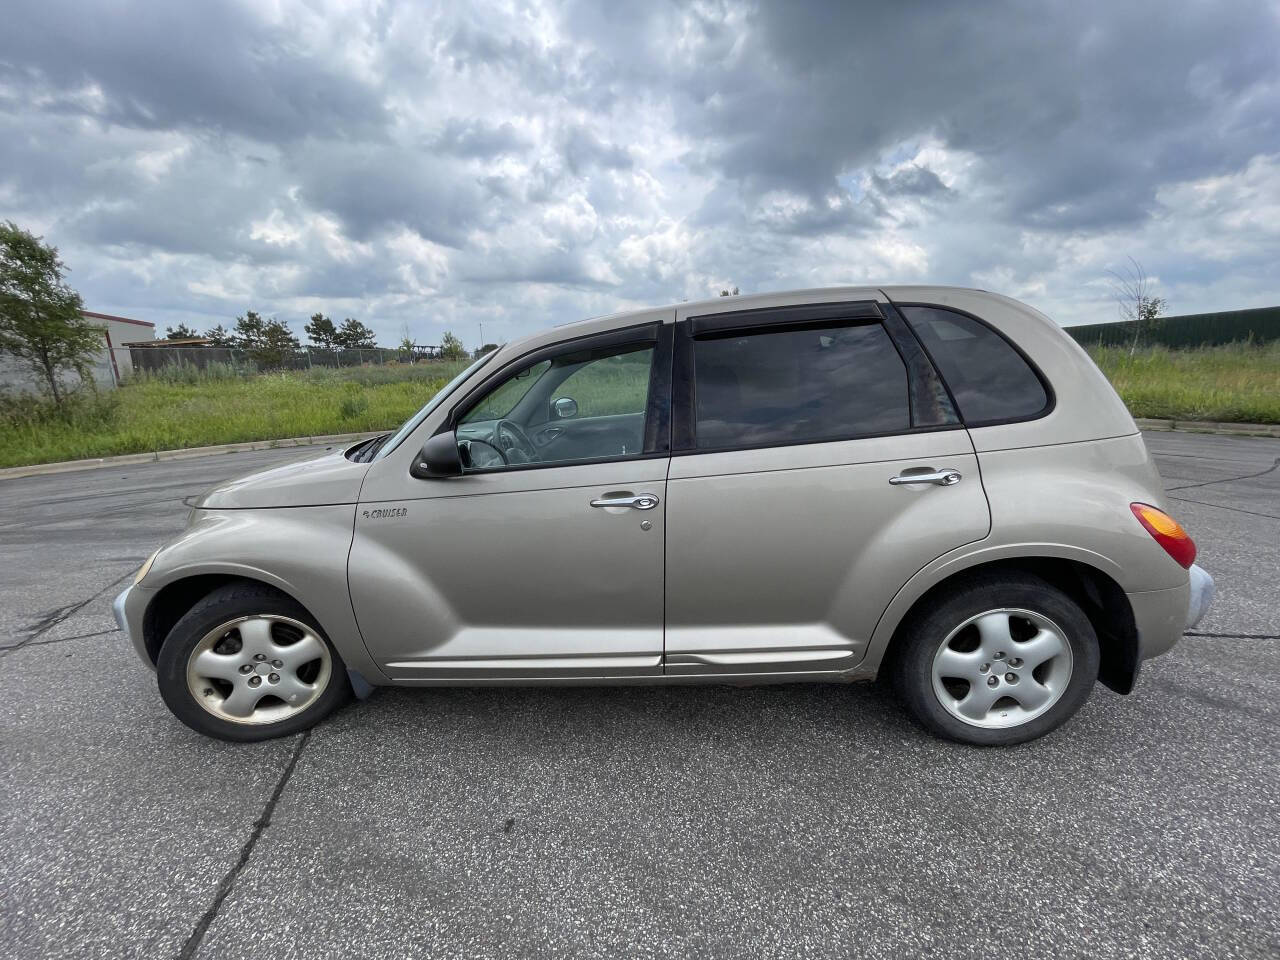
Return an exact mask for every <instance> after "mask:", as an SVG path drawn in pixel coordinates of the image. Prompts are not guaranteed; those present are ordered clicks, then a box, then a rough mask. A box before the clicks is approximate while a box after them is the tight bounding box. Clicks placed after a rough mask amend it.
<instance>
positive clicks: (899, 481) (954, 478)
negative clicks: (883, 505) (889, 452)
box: [889, 470, 964, 487]
mask: <svg viewBox="0 0 1280 960" xmlns="http://www.w3.org/2000/svg"><path fill="white" fill-rule="evenodd" d="M963 479H964V477H962V476H961V475H960V471H959V470H937V471H935V472H933V473H900V474H898V475H897V476H896V477H890V478H889V482H890V483H891V484H893V485H894V486H895V487H899V486H902V485H903V484H907V483H932V484H936V485H937V486H939V487H950V486H953V485H954V484H957V483H959V482H960V481H961V480H963Z"/></svg>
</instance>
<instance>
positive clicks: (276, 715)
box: [156, 583, 351, 743]
mask: <svg viewBox="0 0 1280 960" xmlns="http://www.w3.org/2000/svg"><path fill="white" fill-rule="evenodd" d="M246 668H247V669H246ZM156 678H157V682H158V684H159V687H160V696H161V698H162V699H163V700H164V702H165V705H166V706H168V708H169V709H170V710H171V711H172V712H173V715H174V716H175V717H177V718H178V719H179V720H181V721H182V722H183V723H185V724H186V725H187V726H188V727H190V728H191V729H192V730H195V731H196V732H198V733H203V734H205V735H207V736H210V737H216V738H218V739H219V740H230V741H233V742H239V743H250V742H254V741H259V740H270V739H272V738H274V737H285V736H289V735H290V734H294V733H298V732H300V731H302V730H306V729H308V728H309V727H312V726H314V725H315V724H316V723H318V722H320V721H321V720H323V719H324V718H325V717H326V716H328V715H329V714H330V713H332V712H333V711H334V710H336V709H337V708H338V707H340V706H342V705H343V704H345V703H346V702H347V701H348V700H350V699H351V682H350V680H349V679H348V677H347V670H346V666H345V665H344V664H343V662H342V658H341V657H340V656H339V655H338V651H337V650H336V649H334V646H333V644H332V643H330V642H329V638H328V637H326V636H325V635H324V631H323V630H322V629H321V628H320V625H319V624H318V623H316V621H315V618H314V617H312V616H311V614H309V613H308V612H307V611H306V610H305V609H304V608H303V607H302V606H301V605H300V604H298V603H297V602H295V601H294V600H292V599H290V598H289V597H287V596H285V595H284V594H282V593H279V592H278V591H276V590H273V589H271V588H270V587H267V586H263V585H261V584H252V583H235V584H229V585H227V586H224V587H220V588H218V589H217V590H214V591H213V592H212V593H210V594H209V595H208V596H207V597H205V598H204V599H203V600H201V601H200V602H199V603H197V604H196V605H195V606H194V607H192V608H191V609H190V610H189V611H187V613H186V614H185V615H184V616H183V617H182V619H181V620H179V621H178V622H177V623H176V624H175V625H174V627H173V629H172V630H171V631H169V635H168V637H166V638H165V641H164V644H163V646H161V648H160V656H159V658H158V660H157V662H156ZM290 701H293V702H290Z"/></svg>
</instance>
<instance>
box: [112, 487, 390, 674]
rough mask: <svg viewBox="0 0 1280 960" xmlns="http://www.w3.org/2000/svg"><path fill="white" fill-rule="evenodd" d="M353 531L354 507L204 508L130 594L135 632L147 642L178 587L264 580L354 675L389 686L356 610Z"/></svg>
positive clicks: (126, 613) (129, 611) (128, 609)
mask: <svg viewBox="0 0 1280 960" xmlns="http://www.w3.org/2000/svg"><path fill="white" fill-rule="evenodd" d="M354 527H355V506H354V505H352V504H338V505H332V506H315V507H286V508H273V509H248V510H200V509H197V510H195V511H194V512H193V514H192V521H191V524H190V525H189V526H188V527H187V529H186V531H185V532H184V533H183V534H182V535H181V536H180V537H179V538H178V539H177V540H175V541H174V542H173V543H171V544H169V545H168V546H166V547H164V548H163V549H162V550H161V551H160V553H159V555H158V556H157V557H156V560H155V562H154V563H153V564H152V566H151V569H150V570H149V571H148V572H147V575H146V576H145V577H143V579H142V581H141V582H140V583H139V584H138V585H137V586H136V587H135V588H134V589H133V590H131V591H130V595H129V597H128V599H127V600H126V602H125V604H124V607H125V609H124V616H125V619H126V620H127V621H128V623H129V628H130V634H131V635H132V636H133V637H135V638H140V637H141V636H142V630H141V627H142V622H143V617H144V616H145V612H146V607H147V605H149V604H150V602H151V601H152V600H154V598H155V597H156V596H157V595H159V594H160V592H161V591H163V590H164V589H165V587H168V586H171V585H173V584H176V583H178V582H179V581H182V580H186V579H189V578H191V577H199V576H209V575H215V576H227V577H241V578H244V579H248V580H257V581H260V582H262V583H265V584H268V585H270V586H272V587H275V588H276V589H277V590H280V591H281V592H283V593H286V594H288V595H289V596H291V597H292V598H293V599H295V600H297V601H298V602H299V603H300V604H302V605H303V606H304V607H306V608H307V610H308V611H309V612H310V613H311V615H312V616H314V617H315V618H316V620H317V621H318V622H319V623H320V626H321V627H323V628H324V631H325V633H326V634H327V635H328V637H329V639H330V640H331V641H332V642H333V644H334V646H335V647H336V648H337V650H338V653H339V654H340V655H341V656H342V659H343V661H345V663H346V665H347V667H348V669H350V670H355V671H357V672H359V673H361V674H362V675H363V676H364V677H366V678H368V679H369V680H370V681H371V682H374V683H384V682H386V677H385V676H384V675H383V674H382V672H381V671H380V670H379V669H378V667H377V665H376V664H375V663H374V662H373V659H372V657H370V656H369V651H368V649H367V648H366V647H365V644H364V639H363V637H361V635H360V629H359V627H358V626H357V625H356V620H355V615H354V613H353V612H352V609H351V595H350V592H349V589H348V587H347V555H348V553H349V551H350V549H351V537H352V531H353V530H354ZM135 595H136V596H135ZM137 642H140V641H138V640H135V643H137Z"/></svg>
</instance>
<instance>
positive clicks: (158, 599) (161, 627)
mask: <svg viewBox="0 0 1280 960" xmlns="http://www.w3.org/2000/svg"><path fill="white" fill-rule="evenodd" d="M232 583H244V584H253V585H255V586H260V587H266V588H267V589H269V590H273V591H275V592H276V593H278V594H280V595H281V596H283V597H288V598H289V599H290V600H292V601H294V602H295V603H299V604H302V602H301V601H300V600H299V599H298V598H297V597H295V596H293V594H291V593H290V592H289V591H288V590H285V589H282V588H281V586H280V585H279V584H278V583H272V582H270V581H269V580H266V579H262V578H259V577H252V576H246V575H244V574H240V573H199V574H192V575H188V576H182V577H178V578H177V579H174V580H171V581H170V582H168V583H166V584H165V585H164V586H163V587H161V588H160V589H159V590H158V591H157V592H156V595H155V596H154V597H152V598H151V601H150V602H149V603H148V604H147V608H146V610H145V611H144V612H143V614H142V642H143V646H144V648H145V649H146V652H147V656H148V657H149V658H150V660H151V665H152V666H155V664H156V661H157V660H158V659H159V657H160V648H161V647H162V646H163V645H164V641H165V638H166V637H168V636H169V632H170V631H171V630H172V629H173V627H174V625H175V624H176V623H177V622H178V621H179V620H181V619H182V617H183V616H184V615H185V614H186V613H187V611H188V610H190V609H191V608H192V607H194V606H195V605H196V604H197V603H199V602H200V601H201V600H202V599H204V598H205V597H207V596H208V595H209V594H211V593H212V592H213V591H214V590H217V589H219V588H220V587H225V586H227V585H228V584H232ZM302 606H303V607H304V609H305V607H306V605H305V604H302Z"/></svg>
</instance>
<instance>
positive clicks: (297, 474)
mask: <svg viewBox="0 0 1280 960" xmlns="http://www.w3.org/2000/svg"><path fill="white" fill-rule="evenodd" d="M345 451H346V448H345V447H343V448H342V449H335V450H333V451H332V452H326V453H323V454H321V455H320V456H318V457H307V458H305V459H303V460H295V461H293V462H292V463H285V464H281V465H280V466H278V467H270V468H268V469H266V470H259V471H257V472H256V473H250V474H248V475H246V476H243V477H238V478H237V479H235V480H228V481H227V482H226V483H223V484H220V485H219V486H216V487H214V488H213V489H212V490H210V491H209V492H208V493H206V494H205V495H204V497H203V499H201V500H200V501H198V502H197V503H196V506H197V507H199V508H200V509H202V510H244V509H262V508H265V507H318V506H324V505H326V504H334V503H355V502H356V500H357V499H358V498H359V495H360V483H361V481H363V480H364V475H365V472H366V471H367V470H368V469H369V464H367V463H352V462H351V461H350V460H348V459H347V458H346V456H345V455H344V454H345Z"/></svg>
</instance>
